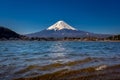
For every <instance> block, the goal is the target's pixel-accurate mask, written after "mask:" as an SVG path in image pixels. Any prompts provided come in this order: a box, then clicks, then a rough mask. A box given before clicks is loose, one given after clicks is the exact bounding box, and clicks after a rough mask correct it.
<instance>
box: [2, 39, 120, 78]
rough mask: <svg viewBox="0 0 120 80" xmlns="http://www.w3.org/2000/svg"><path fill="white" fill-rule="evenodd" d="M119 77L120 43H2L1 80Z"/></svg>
mask: <svg viewBox="0 0 120 80" xmlns="http://www.w3.org/2000/svg"><path fill="white" fill-rule="evenodd" d="M96 76H97V77H96ZM119 76H120V42H79V41H0V80H12V79H16V80H17V79H18V80H22V79H23V80H24V79H26V80H29V79H34V80H35V79H37V78H39V79H40V80H56V79H57V80H80V79H81V80H82V79H83V80H84V79H86V80H99V79H101V80H102V79H106V80H107V79H120V77H119Z"/></svg>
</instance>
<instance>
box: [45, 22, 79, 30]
mask: <svg viewBox="0 0 120 80" xmlns="http://www.w3.org/2000/svg"><path fill="white" fill-rule="evenodd" d="M62 29H69V30H77V29H75V28H73V27H72V26H70V25H68V24H67V23H66V22H64V21H58V22H56V23H55V24H53V25H52V26H50V27H48V28H47V30H62Z"/></svg>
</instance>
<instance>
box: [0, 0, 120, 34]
mask: <svg viewBox="0 0 120 80" xmlns="http://www.w3.org/2000/svg"><path fill="white" fill-rule="evenodd" d="M58 20H63V21H65V22H67V23H68V24H70V25H71V26H73V27H75V28H77V29H79V30H84V31H89V32H94V33H110V34H118V33H120V0H0V25H1V26H5V27H8V28H10V29H12V30H14V31H16V32H18V33H20V34H26V33H32V32H37V31H41V30H43V29H46V28H47V27H49V26H51V25H52V24H54V23H55V22H57V21H58Z"/></svg>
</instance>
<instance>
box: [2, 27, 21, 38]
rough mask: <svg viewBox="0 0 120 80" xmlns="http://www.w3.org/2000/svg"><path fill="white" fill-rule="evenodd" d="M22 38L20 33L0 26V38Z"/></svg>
mask: <svg viewBox="0 0 120 80" xmlns="http://www.w3.org/2000/svg"><path fill="white" fill-rule="evenodd" d="M3 38H4V39H10V38H20V35H19V34H18V33H16V32H14V31H12V30H10V29H8V28H5V27H2V26H0V39H3Z"/></svg>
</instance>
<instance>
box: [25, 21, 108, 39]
mask: <svg viewBox="0 0 120 80" xmlns="http://www.w3.org/2000/svg"><path fill="white" fill-rule="evenodd" d="M26 36H28V37H44V38H51V37H53V38H63V37H74V38H75V37H79V38H83V37H88V36H92V37H106V36H108V35H102V34H95V33H91V32H87V31H81V30H77V29H75V28H73V27H72V26H70V25H68V24H67V23H66V22H64V21H58V22H56V23H55V24H53V25H52V26H50V27H48V28H47V29H44V30H42V31H39V32H35V33H31V34H27V35H26Z"/></svg>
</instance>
